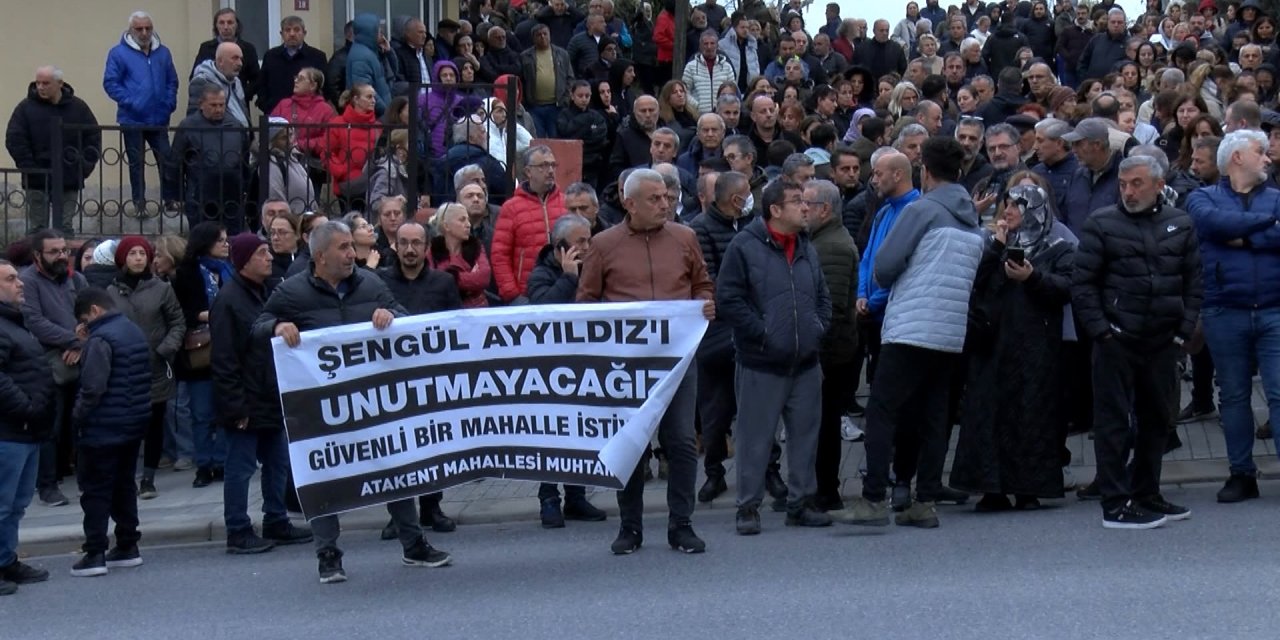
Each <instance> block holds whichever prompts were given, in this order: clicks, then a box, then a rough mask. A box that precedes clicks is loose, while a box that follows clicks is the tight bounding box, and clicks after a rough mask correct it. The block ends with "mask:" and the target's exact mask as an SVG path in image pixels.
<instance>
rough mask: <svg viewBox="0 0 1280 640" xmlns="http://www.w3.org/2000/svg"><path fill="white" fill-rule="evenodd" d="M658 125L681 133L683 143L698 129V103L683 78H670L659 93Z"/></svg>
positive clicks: (691, 137)
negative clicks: (690, 93)
mask: <svg viewBox="0 0 1280 640" xmlns="http://www.w3.org/2000/svg"><path fill="white" fill-rule="evenodd" d="M658 126H659V127H670V128H672V129H674V130H675V132H676V133H678V134H680V140H681V143H685V142H688V141H690V140H692V139H693V134H694V132H695V131H697V129H698V105H697V104H696V103H695V102H694V101H693V97H692V96H690V95H689V88H688V87H686V86H685V85H684V81H683V80H669V81H668V82H667V83H666V84H664V85H662V91H660V92H659V93H658Z"/></svg>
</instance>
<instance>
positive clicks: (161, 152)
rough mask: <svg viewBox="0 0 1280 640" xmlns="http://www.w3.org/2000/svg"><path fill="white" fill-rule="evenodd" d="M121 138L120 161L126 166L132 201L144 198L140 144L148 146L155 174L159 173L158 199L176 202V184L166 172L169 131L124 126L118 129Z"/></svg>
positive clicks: (143, 157) (145, 173)
mask: <svg viewBox="0 0 1280 640" xmlns="http://www.w3.org/2000/svg"><path fill="white" fill-rule="evenodd" d="M120 136H121V137H122V138H124V158H125V162H127V163H128V164H129V191H130V195H132V196H133V201H134V202H141V201H143V200H146V198H147V178H146V175H147V163H146V157H145V155H144V149H143V148H142V145H143V142H145V143H146V145H147V146H149V147H151V155H152V157H153V158H154V159H155V163H156V171H157V172H159V174H160V197H161V199H162V200H165V201H168V200H177V199H178V184H177V181H176V180H174V176H173V175H172V172H171V171H169V170H168V169H167V164H168V160H169V132H168V131H166V130H163V129H145V130H144V129H139V128H136V127H124V128H122V129H121V130H120Z"/></svg>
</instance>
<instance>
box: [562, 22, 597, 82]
mask: <svg viewBox="0 0 1280 640" xmlns="http://www.w3.org/2000/svg"><path fill="white" fill-rule="evenodd" d="M565 53H567V54H569V61H570V62H571V63H573V73H574V75H576V76H577V77H579V78H587V77H590V75H591V67H592V66H593V65H595V63H596V60H599V59H600V43H599V42H597V41H596V37H595V36H593V35H591V34H589V33H587V32H586V31H583V32H582V33H579V34H576V35H574V36H573V37H572V38H570V39H569V43H568V45H566V46H565Z"/></svg>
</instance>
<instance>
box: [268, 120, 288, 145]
mask: <svg viewBox="0 0 1280 640" xmlns="http://www.w3.org/2000/svg"><path fill="white" fill-rule="evenodd" d="M288 127H289V121H288V120H285V119H284V118H281V117H280V116H271V117H270V118H267V142H270V141H272V140H275V139H276V136H278V135H280V132H281V131H284V130H285V129H287V128H288Z"/></svg>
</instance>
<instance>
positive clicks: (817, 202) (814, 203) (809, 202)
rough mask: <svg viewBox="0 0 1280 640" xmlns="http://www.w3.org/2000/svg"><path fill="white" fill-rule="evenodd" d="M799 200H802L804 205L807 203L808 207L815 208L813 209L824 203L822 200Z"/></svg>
mask: <svg viewBox="0 0 1280 640" xmlns="http://www.w3.org/2000/svg"><path fill="white" fill-rule="evenodd" d="M801 202H803V203H805V204H806V205H808V206H810V207H813V208H815V209H816V208H818V207H821V206H822V205H824V204H826V203H825V202H823V201H821V200H801Z"/></svg>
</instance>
